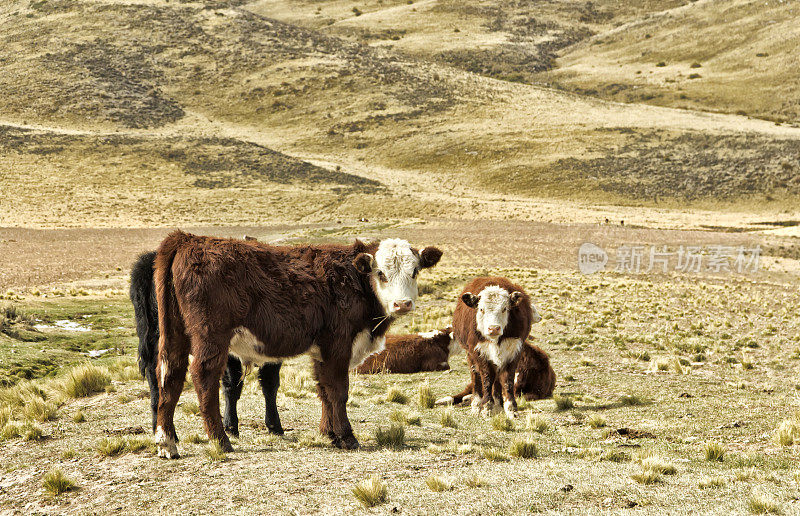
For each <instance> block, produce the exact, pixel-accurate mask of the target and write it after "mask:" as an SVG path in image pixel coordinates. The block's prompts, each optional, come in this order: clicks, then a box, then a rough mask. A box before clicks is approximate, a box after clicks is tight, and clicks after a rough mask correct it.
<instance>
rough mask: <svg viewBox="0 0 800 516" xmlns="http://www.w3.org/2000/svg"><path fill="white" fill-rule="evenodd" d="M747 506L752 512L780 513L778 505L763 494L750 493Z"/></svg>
mask: <svg viewBox="0 0 800 516" xmlns="http://www.w3.org/2000/svg"><path fill="white" fill-rule="evenodd" d="M747 508H748V509H749V510H750V512H751V513H752V514H780V512H781V509H780V506H779V505H778V504H777V503H775V501H774V500H772V499H771V498H768V497H766V496H764V495H751V496H750V499H749V500H748V501H747Z"/></svg>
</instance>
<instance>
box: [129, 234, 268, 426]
mask: <svg viewBox="0 0 800 516" xmlns="http://www.w3.org/2000/svg"><path fill="white" fill-rule="evenodd" d="M249 239H250V237H245V240H249ZM155 260H156V253H155V251H151V252H148V253H143V254H142V255H141V256H139V258H138V259H137V260H136V263H135V264H134V265H133V268H132V269H131V288H130V298H131V303H133V312H134V315H135V318H136V333H137V335H138V336H139V371H140V372H141V373H142V376H144V377H145V378H146V379H147V383H148V384H149V386H150V412H151V414H152V424H153V432H155V431H156V412H157V410H158V380H157V379H156V358H157V355H158V305H157V303H156V288H155V284H154V283H153V264H154V263H155ZM280 370H281V363H280V362H277V363H271V362H267V363H264V364H263V365H262V366H261V367H260V368H259V370H258V380H259V383H260V384H261V391H262V392H263V393H264V402H265V410H264V424H266V426H267V430H268V431H269V432H270V433H273V434H277V435H283V427H282V426H281V419H280V416H279V414H278V404H277V396H278V387H279V386H280ZM243 376H244V371H243V369H242V362H241V361H240V360H239V359H238V358H236V357H235V356H233V355H228V363H227V367H226V368H225V374H224V375H223V377H222V395H223V397H224V398H225V415H224V417H223V422H224V426H225V430H226V431H227V432H228V433H229V434H230V435H233V436H234V437H239V416H238V413H237V410H236V405H237V402H238V401H239V398H240V397H241V395H242V387H243V386H244V382H243V379H244V378H243Z"/></svg>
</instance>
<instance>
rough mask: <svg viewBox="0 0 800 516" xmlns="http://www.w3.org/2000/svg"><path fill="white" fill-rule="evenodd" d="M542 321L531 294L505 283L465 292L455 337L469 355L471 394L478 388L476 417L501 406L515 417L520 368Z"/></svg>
mask: <svg viewBox="0 0 800 516" xmlns="http://www.w3.org/2000/svg"><path fill="white" fill-rule="evenodd" d="M539 320H541V317H540V316H539V314H538V312H536V311H535V309H534V308H533V305H532V304H531V300H530V298H529V297H528V294H526V293H525V291H524V290H523V289H522V287H520V286H518V285H515V284H513V283H512V282H511V281H509V280H508V279H506V278H500V277H484V278H476V279H474V280H472V281H471V282H470V283H469V284H468V285H467V286H466V287H465V288H464V291H463V292H462V293H461V297H460V298H459V300H458V304H457V305H456V310H455V312H454V313H453V337H454V338H455V339H456V340H457V341H458V342H459V343H460V344H461V345H462V346H463V347H464V349H466V351H467V360H468V362H469V365H470V372H471V375H472V382H471V384H470V386H469V387H467V390H470V391H472V390H473V389H474V395H473V397H472V407H473V410H474V411H475V412H476V413H477V412H479V411H480V410H481V409H483V410H484V415H489V414H490V413H491V412H493V410H494V409H495V408H499V407H500V406H502V407H503V409H504V410H505V412H506V415H508V417H512V418H513V417H515V415H516V410H517V402H516V399H515V396H514V379H515V374H516V369H517V363H518V362H519V356H520V352H521V350H522V346H523V343H524V342H525V340H526V339H527V338H528V334H529V333H530V329H531V325H532V324H533V323H535V322H538V321H539ZM465 394H467V393H466V392H465V393H462V394H459V395H457V396H458V397H460V398H463V396H464V395H465ZM455 398H456V396H453V397H448V398H445V399H443V400H447V401H450V402H452V401H454V399H455ZM443 400H440V401H443Z"/></svg>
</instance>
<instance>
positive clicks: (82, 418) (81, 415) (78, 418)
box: [72, 409, 86, 423]
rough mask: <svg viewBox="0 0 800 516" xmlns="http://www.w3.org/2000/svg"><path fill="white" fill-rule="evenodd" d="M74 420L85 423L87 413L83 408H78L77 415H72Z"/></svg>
mask: <svg viewBox="0 0 800 516" xmlns="http://www.w3.org/2000/svg"><path fill="white" fill-rule="evenodd" d="M72 421H74V422H75V423H83V422H84V421H86V414H84V413H83V410H81V409H78V411H77V412H76V413H75V415H73V416H72Z"/></svg>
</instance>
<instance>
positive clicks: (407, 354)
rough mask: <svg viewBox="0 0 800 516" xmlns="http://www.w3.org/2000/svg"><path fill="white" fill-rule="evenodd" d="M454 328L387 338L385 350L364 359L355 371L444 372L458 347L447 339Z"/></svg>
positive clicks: (363, 372) (366, 372)
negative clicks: (455, 348)
mask: <svg viewBox="0 0 800 516" xmlns="http://www.w3.org/2000/svg"><path fill="white" fill-rule="evenodd" d="M452 331H453V328H445V329H444V330H439V331H432V332H428V333H412V334H409V335H387V336H386V349H384V350H383V351H381V352H380V353H376V354H374V355H371V356H369V357H367V359H366V360H365V361H364V363H363V364H361V365H360V366H358V368H356V371H358V372H359V373H361V374H374V373H381V372H383V373H419V372H422V371H446V370H448V369H450V363H449V361H448V360H449V358H450V355H451V354H452V353H453V351H454V349H453V348H454V347H456V346H458V344H456V343H455V342H453V339H452V338H451V337H450V335H451V333H452Z"/></svg>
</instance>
